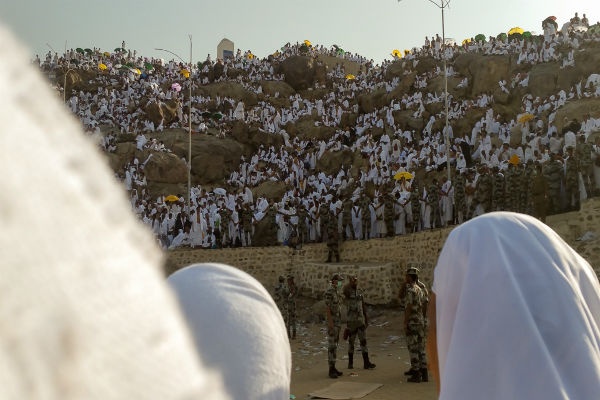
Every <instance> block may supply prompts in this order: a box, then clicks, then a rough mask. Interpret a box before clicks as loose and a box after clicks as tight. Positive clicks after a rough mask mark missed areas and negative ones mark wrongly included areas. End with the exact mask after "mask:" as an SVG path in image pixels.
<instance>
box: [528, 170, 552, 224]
mask: <svg viewBox="0 0 600 400" xmlns="http://www.w3.org/2000/svg"><path fill="white" fill-rule="evenodd" d="M530 192H531V202H532V215H533V216H534V217H535V218H537V219H539V220H540V221H542V222H546V208H547V206H548V182H547V181H546V178H545V177H544V175H543V174H542V165H541V164H536V166H535V170H534V172H533V175H532V177H531V189H530Z"/></svg>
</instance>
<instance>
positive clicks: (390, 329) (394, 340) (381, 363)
mask: <svg viewBox="0 0 600 400" xmlns="http://www.w3.org/2000/svg"><path fill="white" fill-rule="evenodd" d="M308 301H309V300H300V302H299V304H298V306H299V307H298V308H299V313H300V316H301V315H302V313H301V311H300V310H301V309H302V308H303V309H307V307H309V306H308V305H307V302H308ZM372 314H373V316H372V317H371V326H369V328H368V329H367V340H368V346H369V353H370V358H371V362H373V363H375V364H377V368H376V369H374V370H364V369H363V368H362V363H363V361H362V357H361V355H360V353H357V354H356V355H355V361H354V365H355V368H354V369H353V370H349V369H347V364H348V356H347V348H348V347H347V342H340V348H339V350H338V357H343V358H342V359H341V360H340V361H338V362H337V364H336V366H337V369H339V370H340V371H342V372H343V373H344V375H343V376H341V377H340V378H339V379H337V380H334V379H330V378H328V376H327V371H328V366H327V336H326V329H325V323H308V324H307V323H304V322H301V323H300V326H299V330H298V337H297V339H296V340H292V341H291V343H292V360H293V361H292V362H293V365H292V384H291V393H292V394H293V395H295V396H296V398H297V399H307V398H308V393H310V392H312V391H314V390H318V389H323V388H325V387H327V386H328V385H330V384H331V383H334V382H337V381H342V382H343V381H352V382H368V383H382V384H383V387H381V388H379V389H377V390H376V391H374V392H372V393H371V394H369V395H368V396H366V397H363V398H364V399H381V400H387V399H412V400H434V399H436V389H435V383H434V382H433V381H431V380H430V382H428V383H418V384H417V383H408V382H406V377H405V376H404V375H403V373H404V371H406V370H407V369H408V368H409V366H410V365H409V357H408V351H407V350H406V343H405V341H404V337H402V336H401V335H400V326H401V321H402V320H401V318H402V313H401V312H400V311H397V310H394V309H377V310H373V312H372ZM375 315H376V316H375ZM357 345H358V344H357ZM350 374H352V375H350Z"/></svg>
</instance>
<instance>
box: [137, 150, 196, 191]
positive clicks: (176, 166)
mask: <svg viewBox="0 0 600 400" xmlns="http://www.w3.org/2000/svg"><path fill="white" fill-rule="evenodd" d="M145 159H146V157H144V160H145ZM142 161H143V160H142ZM144 173H145V175H146V180H148V181H153V182H156V183H180V182H187V166H186V164H185V161H184V160H182V159H181V158H179V157H177V156H176V155H175V154H173V153H165V152H152V157H150V159H149V160H148V162H147V163H146V166H145V167H144Z"/></svg>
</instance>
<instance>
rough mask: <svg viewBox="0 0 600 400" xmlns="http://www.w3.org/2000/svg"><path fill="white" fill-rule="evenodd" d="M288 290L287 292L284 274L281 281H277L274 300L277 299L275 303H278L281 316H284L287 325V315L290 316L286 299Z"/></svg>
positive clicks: (280, 278)
mask: <svg viewBox="0 0 600 400" xmlns="http://www.w3.org/2000/svg"><path fill="white" fill-rule="evenodd" d="M286 292H287V288H286V285H285V277H283V275H280V276H279V282H278V283H277V286H275V293H274V295H273V300H275V304H277V307H278V308H279V311H280V312H281V316H282V317H283V321H284V322H285V326H287V316H288V312H287V301H285V296H286Z"/></svg>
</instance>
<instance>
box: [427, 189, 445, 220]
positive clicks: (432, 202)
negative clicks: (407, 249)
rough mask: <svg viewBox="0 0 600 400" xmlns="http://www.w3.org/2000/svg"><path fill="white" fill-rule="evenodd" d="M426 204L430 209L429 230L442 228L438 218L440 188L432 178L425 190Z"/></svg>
mask: <svg viewBox="0 0 600 400" xmlns="http://www.w3.org/2000/svg"><path fill="white" fill-rule="evenodd" d="M427 204H428V205H429V206H430V207H431V228H432V229H433V228H439V227H441V226H442V223H441V218H440V186H439V185H438V181H437V179H435V178H433V179H432V180H431V184H430V185H429V188H428V189H427Z"/></svg>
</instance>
